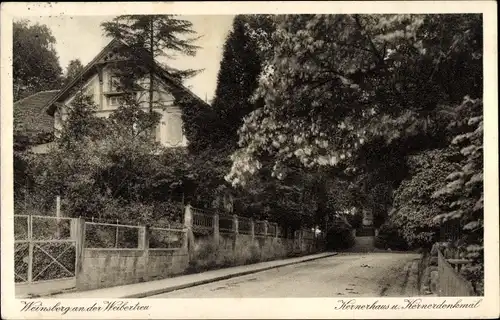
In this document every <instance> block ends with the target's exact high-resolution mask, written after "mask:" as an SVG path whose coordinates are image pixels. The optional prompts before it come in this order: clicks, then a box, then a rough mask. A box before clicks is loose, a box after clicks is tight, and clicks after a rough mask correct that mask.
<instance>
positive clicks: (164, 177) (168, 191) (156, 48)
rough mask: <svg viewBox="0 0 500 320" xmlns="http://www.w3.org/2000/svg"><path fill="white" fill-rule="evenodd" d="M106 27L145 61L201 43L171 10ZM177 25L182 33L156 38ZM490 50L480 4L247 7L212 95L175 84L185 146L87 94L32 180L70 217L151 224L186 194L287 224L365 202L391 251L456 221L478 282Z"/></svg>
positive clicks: (344, 238) (346, 237)
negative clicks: (97, 114) (433, 10)
mask: <svg viewBox="0 0 500 320" xmlns="http://www.w3.org/2000/svg"><path fill="white" fill-rule="evenodd" d="M104 28H105V30H106V32H107V33H108V34H109V35H115V36H117V37H119V38H120V39H122V40H124V41H125V42H127V43H128V44H129V45H130V46H129V48H131V50H132V51H133V50H136V49H138V48H139V49H141V50H142V51H141V50H139V51H140V52H144V50H145V51H146V52H149V55H146V58H154V56H156V55H157V54H159V53H161V52H162V51H163V50H166V51H168V50H174V51H178V52H182V53H186V54H192V53H193V52H194V50H195V47H194V46H193V45H192V43H191V42H189V41H188V42H184V40H181V38H180V37H177V36H176V35H178V34H188V35H189V34H190V33H191V31H190V30H191V25H190V24H189V23H187V22H185V21H182V20H176V18H173V17H171V16H147V17H145V16H122V17H119V18H117V19H115V20H113V21H111V22H109V23H106V24H104ZM151 31H152V32H153V36H151ZM169 32H170V33H169ZM167 35H170V36H172V37H173V38H172V43H171V44H167V42H163V40H159V39H168V38H169V37H168V36H167ZM155 39H156V40H158V41H157V42H155V41H156V40H155ZM183 39H184V38H183ZM152 40H153V41H152ZM191 40H192V39H191ZM186 41H187V40H186ZM482 46H483V43H482V18H481V16H480V15H466V14H460V15H454V14H446V15H439V14H430V15H283V16H270V15H257V16H252V15H246V16H237V17H236V18H235V20H234V23H233V29H232V31H231V32H230V33H229V34H228V36H227V39H226V43H225V45H224V51H223V58H222V61H221V68H220V71H219V75H218V79H217V89H216V94H215V99H214V101H213V105H212V106H207V105H205V104H203V103H200V102H199V101H196V99H194V98H189V99H186V98H185V96H183V97H181V95H177V94H176V93H175V92H174V95H175V98H176V101H175V103H176V104H178V105H180V106H181V107H182V108H183V115H182V117H183V122H184V124H185V127H184V129H185V133H186V135H187V138H188V140H189V142H190V143H189V147H188V151H189V153H187V152H185V151H179V150H170V151H166V150H162V148H161V147H160V146H159V145H157V144H156V143H155V142H153V141H151V139H147V137H146V136H145V135H144V134H142V132H143V130H142V129H144V128H147V127H148V124H149V125H151V124H155V123H157V121H158V118H157V116H155V113H154V112H151V113H148V112H144V111H142V109H141V108H139V107H138V106H137V104H134V103H133V102H132V103H130V106H129V107H122V108H120V109H118V110H117V111H116V112H115V113H114V114H113V116H112V117H110V118H109V119H106V120H102V119H97V118H94V117H93V112H92V108H93V106H92V104H91V102H90V101H88V100H86V98H85V97H81V98H79V99H80V100H77V103H78V104H79V106H80V107H79V108H75V109H74V110H72V111H71V116H70V118H69V119H68V122H67V124H66V125H65V127H64V129H63V132H62V134H61V138H60V139H58V144H57V146H56V147H55V149H54V150H53V153H51V154H50V155H49V156H47V158H45V159H43V161H42V160H39V161H40V162H39V165H37V166H34V168H35V169H36V170H40V172H46V174H45V175H43V174H41V173H40V174H38V175H34V176H37V178H36V179H35V181H34V182H33V183H35V184H38V185H39V186H40V187H41V188H42V189H43V190H46V192H47V196H46V199H51V197H52V199H53V196H54V195H55V194H60V195H63V199H67V201H68V212H70V214H72V215H86V216H88V215H97V214H96V213H102V214H103V215H106V216H110V217H115V216H116V214H115V213H116V212H121V213H123V212H129V215H135V216H141V217H143V218H142V219H144V220H148V221H150V220H151V219H157V218H158V215H157V214H156V213H157V212H160V211H161V212H170V211H169V210H170V209H168V208H170V207H169V206H171V204H172V199H173V198H175V197H176V195H177V194H179V192H180V191H182V193H183V194H184V197H185V200H186V201H190V202H191V203H192V204H194V205H197V206H203V207H212V208H217V209H224V210H227V211H231V210H234V211H235V213H237V214H239V215H243V216H253V217H256V218H258V219H268V220H273V221H277V222H279V223H280V224H281V225H282V226H285V227H287V228H288V227H290V228H292V229H293V228H299V227H300V226H307V227H313V226H318V225H319V226H324V225H328V224H327V223H326V222H327V218H330V217H332V216H338V215H337V213H339V212H341V213H345V212H352V210H351V209H352V208H353V207H355V208H357V209H358V212H363V210H369V211H371V212H372V213H373V215H374V220H375V221H374V223H375V226H376V227H380V234H379V237H378V243H379V244H380V246H382V247H383V248H386V247H390V248H392V249H406V248H407V247H413V248H415V247H430V246H431V245H432V244H433V243H434V242H436V241H439V240H443V239H442V238H441V237H440V236H442V234H443V233H442V230H443V229H444V228H443V227H444V226H446V225H447V224H448V223H451V222H453V223H458V224H459V225H460V226H461V230H460V232H459V234H458V235H454V236H452V237H451V238H450V239H446V240H449V241H455V240H456V241H455V245H456V246H458V247H460V248H462V249H463V250H464V251H466V254H465V256H466V257H467V258H469V259H472V261H473V263H472V264H471V265H470V266H469V267H466V268H464V269H463V270H464V272H465V274H466V276H467V277H468V278H469V279H471V281H473V283H474V285H475V286H476V289H477V291H478V292H480V291H481V287H482V284H481V279H482V275H483V264H484V263H483V242H484V239H483V224H484V222H483V221H484V214H483V198H484V196H483V171H482V167H483V151H482V148H483V141H482V139H483V132H482V130H483V122H482V111H483V109H482V108H483V106H482V100H481V99H482V89H483V88H482V63H483V59H482ZM132 53H134V52H132ZM120 67H121V66H120ZM128 67H130V66H125V69H123V70H125V71H127V72H128V71H130V69H127V68H128ZM148 70H149V69H146V70H136V71H137V73H138V74H141V72H143V74H141V75H144V74H145V73H144V72H146V71H148ZM132 71H134V70H132ZM127 72H124V74H127ZM134 72H135V71H134ZM190 73H191V72H190V71H189V70H187V72H178V73H176V71H175V70H172V74H173V75H174V77H177V79H181V78H183V76H186V75H188V74H190ZM129 74H130V73H129ZM133 74H135V73H133ZM135 75H136V77H125V78H126V79H125V80H127V79H132V78H134V79H132V80H133V81H132V82H134V81H135V80H136V79H135V78H140V77H137V74H135ZM151 83H152V82H149V84H151ZM124 85H125V86H127V85H131V83H124ZM149 88H150V87H149ZM129 89H131V90H132V89H133V86H132V85H131V86H130V87H129ZM132 91H133V90H132ZM464 97H465V98H464ZM134 123H135V125H134ZM228 204H230V205H228ZM160 205H161V206H166V207H167V209H161V210H158V207H159V206H160ZM117 208H120V209H121V211H120V210H118V209H117ZM172 210H173V209H172ZM113 212H115V213H113ZM348 217H349V220H350V221H351V222H352V223H351V224H349V223H348V222H346V223H339V224H337V225H335V226H334V227H333V228H331V229H330V230H329V231H328V232H327V238H328V239H329V242H330V244H331V245H332V246H337V247H338V248H340V247H348V246H350V245H351V244H352V234H351V228H352V227H358V226H359V224H361V222H360V220H361V218H362V216H361V215H360V214H357V215H356V214H354V215H351V216H349V215H348ZM330 222H331V221H330ZM332 248H333V247H332Z"/></svg>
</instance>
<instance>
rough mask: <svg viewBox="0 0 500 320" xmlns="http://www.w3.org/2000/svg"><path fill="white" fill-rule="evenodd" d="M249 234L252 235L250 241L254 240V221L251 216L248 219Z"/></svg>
mask: <svg viewBox="0 0 500 320" xmlns="http://www.w3.org/2000/svg"><path fill="white" fill-rule="evenodd" d="M250 235H251V236H252V242H253V241H254V240H255V222H254V221H253V218H251V219H250Z"/></svg>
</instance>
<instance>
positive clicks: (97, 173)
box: [32, 96, 190, 223]
mask: <svg viewBox="0 0 500 320" xmlns="http://www.w3.org/2000/svg"><path fill="white" fill-rule="evenodd" d="M95 108H96V107H95V105H94V104H93V103H92V99H91V98H89V97H85V96H78V97H77V98H76V99H75V100H74V102H73V104H72V107H71V109H70V110H69V114H68V118H67V121H65V125H64V127H63V129H62V130H61V132H60V133H59V137H58V138H57V139H56V145H55V146H54V147H53V148H52V150H50V153H49V154H47V155H45V156H43V157H40V156H33V159H32V160H33V167H32V168H33V171H34V172H33V176H34V177H35V179H36V184H37V190H38V191H39V192H42V193H44V197H43V198H44V199H45V202H44V203H40V205H43V204H45V205H50V204H51V203H52V202H53V199H54V198H55V196H56V195H59V196H61V198H62V200H63V210H64V214H65V215H68V216H83V217H92V216H95V217H101V218H108V219H109V218H114V219H116V218H119V219H120V220H130V221H141V222H144V223H150V222H152V221H153V220H156V221H157V220H158V219H160V218H165V219H166V218H172V219H174V220H179V219H180V216H181V215H182V209H181V208H180V207H179V206H177V207H176V206H175V205H172V204H170V203H171V202H172V201H173V203H181V202H182V200H183V199H182V193H183V191H184V189H183V187H184V186H185V185H188V184H189V163H190V162H189V161H186V159H187V157H188V155H187V154H186V153H185V151H183V150H163V148H162V147H161V146H160V145H159V144H157V143H156V142H154V141H151V139H148V137H147V135H145V134H144V131H145V129H146V128H147V127H148V126H149V125H150V123H151V114H150V113H149V112H146V111H143V110H141V109H140V108H138V107H137V106H127V107H120V108H118V109H117V110H115V111H113V113H112V114H111V116H110V117H109V118H107V119H102V118H98V117H96V116H95V114H94V112H93V111H94V110H95ZM154 121H156V122H157V121H159V118H158V116H157V117H156V119H155V120H154ZM170 209H172V210H170Z"/></svg>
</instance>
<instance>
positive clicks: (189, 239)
mask: <svg viewBox="0 0 500 320" xmlns="http://www.w3.org/2000/svg"><path fill="white" fill-rule="evenodd" d="M184 227H185V228H186V239H185V240H186V241H185V245H184V246H185V247H186V248H187V251H188V256H189V261H191V259H192V257H193V254H194V234H193V212H192V210H191V205H190V204H188V205H187V206H186V207H185V209H184Z"/></svg>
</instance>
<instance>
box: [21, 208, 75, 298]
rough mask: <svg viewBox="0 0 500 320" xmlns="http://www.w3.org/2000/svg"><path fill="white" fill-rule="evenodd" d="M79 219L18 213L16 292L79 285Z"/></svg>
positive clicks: (34, 292)
mask: <svg viewBox="0 0 500 320" xmlns="http://www.w3.org/2000/svg"><path fill="white" fill-rule="evenodd" d="M76 229H77V219H71V218H62V217H59V218H58V217H50V216H34V215H29V216H28V215H14V239H15V241H14V245H15V249H14V276H15V284H16V296H18V297H24V296H38V295H46V294H51V293H57V292H62V291H66V290H71V289H74V288H75V287H76V263H77V261H76V259H77V254H76V248H77V239H78V238H77V230H76Z"/></svg>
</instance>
